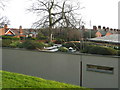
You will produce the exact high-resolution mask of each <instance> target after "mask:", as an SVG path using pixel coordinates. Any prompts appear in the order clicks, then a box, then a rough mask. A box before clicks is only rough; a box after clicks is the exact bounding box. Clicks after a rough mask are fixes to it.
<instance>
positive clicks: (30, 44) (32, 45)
mask: <svg viewBox="0 0 120 90" xmlns="http://www.w3.org/2000/svg"><path fill="white" fill-rule="evenodd" d="M44 46H45V44H44V43H43V42H36V41H33V40H26V41H25V42H23V47H24V48H26V49H31V50H33V49H42V48H44Z"/></svg>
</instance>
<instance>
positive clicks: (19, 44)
mask: <svg viewBox="0 0 120 90" xmlns="http://www.w3.org/2000/svg"><path fill="white" fill-rule="evenodd" d="M21 45H22V43H21V42H19V41H14V42H12V43H11V44H10V47H13V48H17V47H20V48H21Z"/></svg>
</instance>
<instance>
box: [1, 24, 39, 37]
mask: <svg viewBox="0 0 120 90" xmlns="http://www.w3.org/2000/svg"><path fill="white" fill-rule="evenodd" d="M2 35H5V36H14V37H17V38H20V37H28V36H31V37H36V35H37V33H36V32H35V30H32V29H22V26H20V27H19V29H16V28H8V26H7V24H5V25H4V27H3V28H0V36H2Z"/></svg>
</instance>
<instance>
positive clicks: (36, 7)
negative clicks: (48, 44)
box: [28, 0, 80, 41]
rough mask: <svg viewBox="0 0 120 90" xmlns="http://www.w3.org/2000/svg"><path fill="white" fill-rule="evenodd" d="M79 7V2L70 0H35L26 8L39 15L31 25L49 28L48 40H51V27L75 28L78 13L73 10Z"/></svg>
mask: <svg viewBox="0 0 120 90" xmlns="http://www.w3.org/2000/svg"><path fill="white" fill-rule="evenodd" d="M79 9H80V4H79V3H76V4H74V5H73V4H72V3H70V0H68V1H67V0H64V1H60V0H59V2H58V1H57V0H36V2H34V3H33V5H32V7H30V8H29V9H28V10H29V11H30V12H33V13H36V14H37V16H39V19H38V20H37V21H36V22H35V23H34V24H33V26H35V27H45V28H46V27H47V28H49V41H52V34H53V32H52V30H53V28H55V27H72V28H76V27H77V26H78V20H77V18H78V17H80V14H79V13H76V12H75V11H77V10H79ZM78 15H79V16H78Z"/></svg>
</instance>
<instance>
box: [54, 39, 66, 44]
mask: <svg viewBox="0 0 120 90" xmlns="http://www.w3.org/2000/svg"><path fill="white" fill-rule="evenodd" d="M55 40H56V41H55V43H56V44H61V43H63V42H64V40H63V39H61V38H57V39H55Z"/></svg>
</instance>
